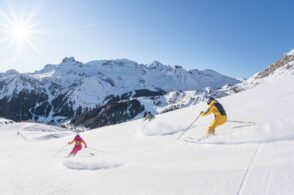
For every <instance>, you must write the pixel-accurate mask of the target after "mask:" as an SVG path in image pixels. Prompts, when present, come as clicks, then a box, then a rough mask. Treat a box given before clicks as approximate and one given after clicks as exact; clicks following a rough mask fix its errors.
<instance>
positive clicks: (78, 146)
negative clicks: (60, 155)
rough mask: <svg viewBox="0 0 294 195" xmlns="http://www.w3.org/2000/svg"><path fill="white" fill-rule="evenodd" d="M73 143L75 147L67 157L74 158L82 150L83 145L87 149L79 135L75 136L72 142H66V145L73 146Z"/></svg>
mask: <svg viewBox="0 0 294 195" xmlns="http://www.w3.org/2000/svg"><path fill="white" fill-rule="evenodd" d="M73 143H75V146H74V148H73V149H72V151H71V152H70V153H69V154H68V156H67V157H70V156H75V155H76V154H77V153H78V152H79V151H80V150H81V149H82V148H83V144H84V146H85V148H87V144H86V142H85V141H84V140H83V139H82V138H81V136H80V135H79V134H77V135H76V136H75V138H74V139H73V140H72V141H70V142H68V144H73Z"/></svg>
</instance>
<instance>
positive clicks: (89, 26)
mask: <svg viewBox="0 0 294 195" xmlns="http://www.w3.org/2000/svg"><path fill="white" fill-rule="evenodd" d="M97 24H98V22H92V23H90V24H86V25H84V28H93V27H95V26H97Z"/></svg>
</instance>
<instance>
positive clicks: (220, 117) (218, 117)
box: [200, 97, 227, 136]
mask: <svg viewBox="0 0 294 195" xmlns="http://www.w3.org/2000/svg"><path fill="white" fill-rule="evenodd" d="M207 104H208V109H207V111H206V112H201V113H200V115H201V116H207V115H209V114H211V113H213V114H214V117H215V118H214V120H213V121H212V122H211V124H210V125H209V127H208V130H207V136H209V135H214V132H215V128H216V127H217V126H220V125H223V124H225V123H226V122H227V114H226V111H225V109H224V108H223V106H222V105H221V104H220V103H219V102H218V101H216V100H215V99H214V98H212V97H210V98H209V99H208V101H207Z"/></svg>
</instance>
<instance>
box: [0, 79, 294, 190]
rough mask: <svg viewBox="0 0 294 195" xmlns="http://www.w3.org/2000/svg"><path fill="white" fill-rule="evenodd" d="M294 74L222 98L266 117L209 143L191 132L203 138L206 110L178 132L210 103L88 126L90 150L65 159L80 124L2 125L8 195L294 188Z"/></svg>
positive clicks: (239, 113) (2, 179) (245, 113)
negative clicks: (73, 129) (75, 127)
mask: <svg viewBox="0 0 294 195" xmlns="http://www.w3.org/2000/svg"><path fill="white" fill-rule="evenodd" d="M293 82H294V77H288V78H285V79H280V80H276V81H275V82H269V83H264V84H262V85H258V86H257V87H255V88H253V89H249V90H247V91H243V92H240V93H237V94H233V95H230V96H226V97H223V98H220V99H219V101H220V102H221V103H222V104H223V106H224V107H225V109H226V111H227V114H228V119H229V120H239V121H253V122H256V125H254V126H246V125H244V124H239V123H232V122H228V123H226V124H225V125H223V126H221V127H219V128H217V131H216V135H215V136H214V137H210V138H208V139H205V140H204V141H203V143H202V144H200V143H198V144H192V143H187V142H185V141H184V140H186V139H188V138H194V139H197V138H200V137H202V136H203V135H204V134H205V131H206V129H207V127H208V126H209V123H210V122H211V120H212V119H213V116H208V117H200V118H199V120H198V121H197V122H196V123H195V124H194V125H193V126H192V127H191V129H190V130H189V131H187V132H186V134H185V135H184V136H183V138H182V140H180V141H176V139H177V137H178V136H180V135H181V134H182V133H183V130H184V129H185V128H186V127H187V126H189V124H190V123H191V122H192V121H193V120H194V119H195V118H196V117H197V115H198V114H199V112H200V111H202V110H205V109H206V108H207V105H205V104H203V103H200V104H198V105H196V106H192V107H188V108H184V109H181V110H176V111H173V112H168V113H165V114H161V115H157V116H156V118H155V119H154V120H152V121H151V122H150V123H148V122H146V121H144V122H143V121H142V120H136V121H132V122H127V123H123V124H119V125H113V126H108V127H103V128H99V129H95V130H92V131H87V132H84V133H81V136H82V137H83V139H84V140H85V141H86V142H87V145H88V148H87V149H83V150H82V151H81V152H80V153H78V155H77V156H76V157H75V158H64V157H65V156H66V155H67V154H68V153H69V152H70V151H71V149H72V147H73V146H72V145H71V146H69V145H67V142H68V141H70V140H72V139H73V137H74V135H75V134H74V133H73V132H67V131H66V130H64V129H59V128H56V127H51V126H47V125H46V126H45V125H41V124H37V125H36V124H34V123H14V124H7V125H2V126H0V141H1V145H2V147H0V153H1V156H0V167H1V169H0V194H126V195H129V194H152V195H157V194H158V195H162V194H180V195H182V194H205V195H206V194H268V195H276V194H285V195H286V194H293V193H294V187H293V179H294V167H293V163H294V155H293V150H294V122H293V118H294V111H293V109H292V105H293V103H294V88H293V87H291V85H290V84H291V83H293ZM289 83H290V84H289ZM17 132H21V133H22V134H17ZM30 132H33V133H30ZM49 132H51V133H53V134H54V135H55V137H58V138H54V137H52V136H47V135H48V133H49ZM66 132H67V133H66ZM22 135H25V137H23V136H22ZM57 135H59V136H57ZM24 138H26V139H24ZM91 154H94V155H91Z"/></svg>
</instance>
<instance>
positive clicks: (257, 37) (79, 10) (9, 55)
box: [0, 0, 294, 77]
mask: <svg viewBox="0 0 294 195" xmlns="http://www.w3.org/2000/svg"><path fill="white" fill-rule="evenodd" d="M293 7H294V3H293V1H290V0H288V1H286V0H279V1H277V0H259V1H257V0H256V1H251V0H247V1H241V0H47V1H45V0H39V1H37V0H35V1H33V0H22V1H15V0H6V1H5V0H0V13H2V16H3V15H4V16H6V17H7V18H13V16H15V18H20V16H21V15H22V16H23V18H24V20H25V19H26V18H28V17H30V18H31V20H30V22H29V23H30V24H32V25H33V26H32V27H31V28H32V29H33V30H34V31H36V32H35V33H34V34H33V35H31V39H30V42H31V44H27V43H23V45H22V49H21V52H18V54H17V55H16V54H15V52H16V47H17V46H16V45H17V44H16V43H13V42H12V41H11V40H9V38H7V39H4V40H2V39H1V38H0V71H5V70H7V69H12V68H13V69H16V70H18V71H20V72H32V71H34V70H37V69H40V68H42V67H43V66H44V65H45V64H48V63H56V64H57V63H59V62H60V61H61V60H62V59H63V58H64V57H65V56H74V57H75V58H76V59H77V60H79V61H82V62H87V61H91V60H96V59H117V58H128V59H131V60H134V61H137V62H139V63H143V64H147V63H151V62H152V61H153V60H158V61H160V62H162V63H163V64H169V65H175V64H178V65H182V66H184V67H185V68H186V69H193V68H197V69H214V70H216V71H219V72H221V73H224V74H227V75H230V76H235V77H237V76H245V77H249V76H251V75H252V74H254V73H256V72H258V71H261V70H262V69H264V68H265V67H266V66H268V65H269V64H271V63H272V62H274V61H275V60H277V59H279V58H280V57H281V56H282V55H283V54H284V53H286V52H288V51H289V50H291V49H293V48H294V25H293V19H294V12H293ZM16 20H19V19H16ZM0 22H1V23H0V24H2V25H0V36H1V37H2V38H3V37H5V36H7V32H6V34H5V33H4V32H3V31H4V30H3V28H4V29H5V28H7V26H9V25H8V24H7V22H6V21H5V20H4V19H3V18H1V16H0ZM5 22H6V23H5ZM3 24H4V25H3ZM10 39H11V37H10ZM31 45H32V46H33V47H32V46H31Z"/></svg>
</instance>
